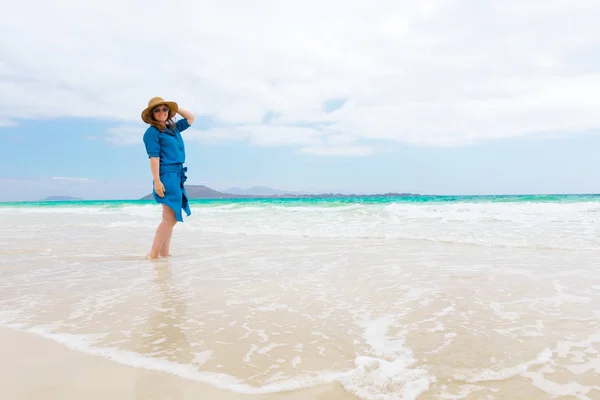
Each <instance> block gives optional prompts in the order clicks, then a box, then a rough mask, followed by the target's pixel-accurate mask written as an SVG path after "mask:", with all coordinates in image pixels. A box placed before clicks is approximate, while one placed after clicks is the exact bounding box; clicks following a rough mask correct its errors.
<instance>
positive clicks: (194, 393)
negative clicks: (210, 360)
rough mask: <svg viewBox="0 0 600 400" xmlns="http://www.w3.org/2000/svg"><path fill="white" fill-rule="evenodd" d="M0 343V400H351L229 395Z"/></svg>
mask: <svg viewBox="0 0 600 400" xmlns="http://www.w3.org/2000/svg"><path fill="white" fill-rule="evenodd" d="M0 343H2V345H0V398H1V399H6V400H9V399H10V400H25V399H27V400H57V399H60V400H81V399H86V400H96V399H97V400H106V399H111V400H142V399H144V400H153V399H156V400H159V399H160V400H166V399H170V400H180V399H219V400H248V399H265V400H275V399H282V400H299V399H316V400H319V399H323V400H325V399H327V400H350V399H356V397H354V396H352V395H350V394H348V393H347V392H345V391H344V390H343V388H342V387H341V385H338V384H330V385H322V386H318V387H313V388H310V389H302V390H294V391H290V392H285V393H274V394H269V395H243V394H238V393H233V392H230V391H226V390H220V389H217V388H215V387H212V386H210V385H206V384H203V383H199V382H195V381H191V380H187V379H183V378H180V377H178V376H175V375H171V374H167V373H161V372H155V371H149V370H145V369H142V368H135V367H130V366H125V365H121V364H119V363H116V362H113V361H110V360H108V359H105V358H103V357H100V356H92V355H88V354H84V353H81V352H77V351H74V350H71V349H69V348H67V347H65V346H63V345H61V344H58V343H55V342H53V341H51V340H48V339H44V338H41V337H39V336H37V335H35V334H31V333H27V332H21V331H16V330H13V329H10V328H5V327H0Z"/></svg>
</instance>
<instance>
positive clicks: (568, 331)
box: [0, 195, 600, 400]
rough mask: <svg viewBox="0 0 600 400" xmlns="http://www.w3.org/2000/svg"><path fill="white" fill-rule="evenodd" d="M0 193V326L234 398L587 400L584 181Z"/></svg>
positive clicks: (589, 207) (595, 284) (597, 314)
mask: <svg viewBox="0 0 600 400" xmlns="http://www.w3.org/2000/svg"><path fill="white" fill-rule="evenodd" d="M191 208H192V213H193V214H192V215H191V216H190V217H187V218H185V216H184V220H185V222H183V223H180V224H178V225H177V226H176V227H175V231H174V235H173V240H172V245H171V253H172V254H173V257H171V258H164V259H160V260H158V261H148V260H145V259H144V256H145V254H146V253H147V252H148V250H149V248H150V245H151V241H152V238H153V236H154V230H155V229H156V226H157V224H158V222H159V220H160V215H161V210H160V206H159V205H157V204H155V203H153V202H152V201H78V202H23V203H0V226H2V229H1V230H0V256H1V257H0V325H3V326H8V327H10V328H12V329H16V330H21V331H26V332H32V333H35V334H37V335H40V336H43V337H45V338H48V339H51V340H53V341H56V342H59V343H61V344H63V345H65V346H67V347H70V348H72V349H75V350H78V351H81V352H85V353H89V354H94V355H98V356H102V357H106V358H108V359H111V360H114V361H115V362H119V363H122V364H126V365H132V366H136V367H140V368H147V369H151V370H158V371H165V372H168V373H171V374H175V375H179V376H181V377H184V378H187V379H191V380H196V381H200V382H205V383H209V384H211V385H214V386H217V387H220V388H223V389H227V390H230V391H235V392H239V393H247V394H261V393H275V392H280V391H287V390H296V389H300V388H306V387H312V386H315V385H319V384H322V383H328V382H339V383H341V384H342V385H343V387H344V389H345V390H346V391H347V392H348V394H349V395H351V396H353V397H355V398H359V399H368V400H371V399H372V400H375V399H382V400H383V399H385V400H387V399H419V400H422V399H516V398H524V399H549V398H560V396H564V398H573V399H600V378H599V376H600V375H599V374H600V268H599V267H600V258H599V255H600V234H599V233H600V195H555V196H549V195H539V196H532V195H523V196H509V195H507V196H419V197H416V196H415V197H371V198H362V197H361V198H358V197H357V198H324V199H237V200H194V201H191Z"/></svg>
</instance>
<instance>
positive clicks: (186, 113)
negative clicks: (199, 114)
mask: <svg viewBox="0 0 600 400" xmlns="http://www.w3.org/2000/svg"><path fill="white" fill-rule="evenodd" d="M177 114H179V115H181V116H182V117H183V118H185V119H187V122H188V124H190V125H191V124H192V123H193V122H194V119H195V118H196V117H195V116H194V114H192V113H191V112H190V111H188V110H186V109H183V108H181V107H179V109H178V110H177Z"/></svg>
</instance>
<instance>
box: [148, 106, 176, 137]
mask: <svg viewBox="0 0 600 400" xmlns="http://www.w3.org/2000/svg"><path fill="white" fill-rule="evenodd" d="M159 106H160V104H159V105H158V106H156V107H159ZM156 107H154V108H156ZM154 108H153V109H152V110H150V125H152V126H153V127H155V128H156V129H158V130H159V131H161V132H162V131H163V130H164V127H163V126H162V125H161V124H160V123H159V122H158V121H157V120H156V119H155V118H154ZM170 112H171V109H169V113H170ZM165 124H166V125H167V127H169V128H171V129H175V118H173V117H171V118H169V119H167V120H166V121H165Z"/></svg>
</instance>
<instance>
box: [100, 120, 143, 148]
mask: <svg viewBox="0 0 600 400" xmlns="http://www.w3.org/2000/svg"><path fill="white" fill-rule="evenodd" d="M145 131H146V128H145V127H144V126H136V125H133V124H128V125H121V126H117V127H113V128H109V129H108V137H107V138H106V140H108V141H109V142H111V143H114V144H118V145H130V144H138V145H139V144H140V143H142V140H143V137H144V132H145Z"/></svg>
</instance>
